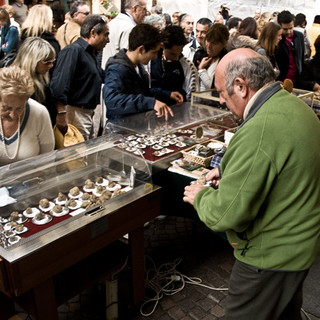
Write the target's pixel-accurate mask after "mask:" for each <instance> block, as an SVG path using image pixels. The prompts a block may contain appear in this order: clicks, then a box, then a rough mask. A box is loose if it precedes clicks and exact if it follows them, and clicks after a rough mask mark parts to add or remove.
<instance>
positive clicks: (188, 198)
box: [183, 184, 205, 205]
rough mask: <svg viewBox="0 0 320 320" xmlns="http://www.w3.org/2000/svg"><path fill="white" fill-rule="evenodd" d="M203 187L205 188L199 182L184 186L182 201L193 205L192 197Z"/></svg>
mask: <svg viewBox="0 0 320 320" xmlns="http://www.w3.org/2000/svg"><path fill="white" fill-rule="evenodd" d="M203 188H205V187H204V186H203V185H201V184H191V185H190V186H186V187H185V188H184V197H183V201H184V202H188V203H190V204H192V205H193V202H194V198H195V197H196V195H197V194H198V192H199V191H200V190H202V189H203Z"/></svg>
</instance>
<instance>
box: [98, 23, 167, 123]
mask: <svg viewBox="0 0 320 320" xmlns="http://www.w3.org/2000/svg"><path fill="white" fill-rule="evenodd" d="M161 40H162V39H161V35H160V32H159V30H158V29H157V28H155V27H153V26H151V25H150V24H145V23H142V24H138V25H136V26H135V27H134V28H133V29H132V30H131V32H130V35H129V49H128V50H126V49H122V50H120V51H119V52H118V53H117V54H115V55H114V56H113V57H110V58H109V59H108V62H107V64H106V72H105V81H104V83H105V84H104V87H103V99H104V102H105V104H106V107H107V118H108V120H114V119H118V118H122V117H126V116H128V115H132V114H136V113H140V112H145V111H150V110H154V111H155V113H156V115H157V117H165V120H168V117H169V115H170V116H172V117H173V112H172V110H171V108H170V107H169V106H167V105H166V104H165V103H163V102H162V101H160V100H158V99H156V97H154V96H153V94H152V92H151V91H150V89H149V75H148V73H147V71H146V69H145V66H144V65H147V64H148V63H149V61H150V60H152V59H155V58H157V55H158V51H159V49H160V45H161Z"/></svg>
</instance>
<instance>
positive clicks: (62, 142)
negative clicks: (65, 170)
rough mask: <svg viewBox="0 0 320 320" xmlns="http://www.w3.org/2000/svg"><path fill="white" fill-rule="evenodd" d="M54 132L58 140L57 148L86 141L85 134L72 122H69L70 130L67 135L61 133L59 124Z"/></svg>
mask: <svg viewBox="0 0 320 320" xmlns="http://www.w3.org/2000/svg"><path fill="white" fill-rule="evenodd" d="M53 133H54V138H55V141H56V149H60V148H63V147H68V146H72V145H74V144H77V143H80V142H83V141H84V138H83V135H82V134H81V133H80V131H79V130H78V129H77V128H76V127H75V126H73V125H72V124H68V131H67V132H66V134H65V135H63V134H62V133H61V131H60V130H59V129H58V128H57V126H54V128H53Z"/></svg>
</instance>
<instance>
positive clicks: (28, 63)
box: [13, 37, 56, 120]
mask: <svg viewBox="0 0 320 320" xmlns="http://www.w3.org/2000/svg"><path fill="white" fill-rule="evenodd" d="M55 58H56V53H55V51H54V48H53V47H52V46H51V45H50V43H49V42H47V41H46V40H44V39H41V38H39V37H29V38H27V39H26V40H25V41H24V42H23V43H22V45H21V47H20V49H19V51H18V54H17V57H16V59H15V61H14V63H13V65H16V66H18V67H20V68H21V69H24V70H25V71H27V72H28V73H29V74H30V75H31V78H32V80H33V83H34V94H33V96H32V98H33V99H34V100H36V101H38V102H39V103H41V104H44V105H45V106H46V107H47V109H48V111H49V113H50V117H51V119H52V120H53V119H55V117H56V114H55V108H53V107H52V105H51V101H50V90H49V81H50V78H49V70H50V69H51V68H52V67H53V63H54V62H55Z"/></svg>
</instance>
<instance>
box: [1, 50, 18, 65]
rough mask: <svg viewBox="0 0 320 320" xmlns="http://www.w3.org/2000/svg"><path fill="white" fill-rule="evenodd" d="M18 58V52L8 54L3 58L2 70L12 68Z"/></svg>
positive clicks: (13, 51)
mask: <svg viewBox="0 0 320 320" xmlns="http://www.w3.org/2000/svg"><path fill="white" fill-rule="evenodd" d="M16 56H17V51H16V50H12V51H10V52H9V53H7V54H6V55H5V56H4V57H3V58H1V59H0V68H4V67H8V66H10V65H11V64H12V63H13V61H14V59H15V58H16Z"/></svg>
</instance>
